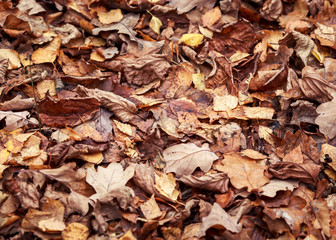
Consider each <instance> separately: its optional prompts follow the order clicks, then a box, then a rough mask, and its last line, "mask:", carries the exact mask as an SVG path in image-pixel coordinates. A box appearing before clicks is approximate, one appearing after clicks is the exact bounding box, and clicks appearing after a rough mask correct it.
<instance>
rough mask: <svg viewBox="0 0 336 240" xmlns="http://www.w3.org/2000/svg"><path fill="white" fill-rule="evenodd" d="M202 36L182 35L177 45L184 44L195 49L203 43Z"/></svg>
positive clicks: (194, 34) (196, 34) (193, 34)
mask: <svg viewBox="0 0 336 240" xmlns="http://www.w3.org/2000/svg"><path fill="white" fill-rule="evenodd" d="M203 38H204V36H203V35H202V34H198V33H188V34H183V35H182V37H181V38H180V40H179V43H184V44H186V45H188V46H190V47H197V46H198V45H200V44H201V43H202V41H203Z"/></svg>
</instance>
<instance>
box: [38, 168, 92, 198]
mask: <svg viewBox="0 0 336 240" xmlns="http://www.w3.org/2000/svg"><path fill="white" fill-rule="evenodd" d="M75 168H76V163H75V162H71V163H67V164H65V165H63V166H62V167H59V168H54V169H43V170H40V172H41V173H43V174H44V175H46V176H48V177H49V178H51V179H54V180H57V181H59V182H61V183H63V184H65V186H67V187H69V188H70V189H71V190H72V191H75V192H77V193H79V194H82V195H84V196H91V195H92V194H93V193H94V190H93V189H92V187H91V186H90V185H88V184H87V183H86V181H85V177H86V172H85V170H84V169H79V170H78V171H75V170H74V169H75Z"/></svg>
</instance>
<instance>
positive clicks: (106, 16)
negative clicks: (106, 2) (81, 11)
mask: <svg viewBox="0 0 336 240" xmlns="http://www.w3.org/2000/svg"><path fill="white" fill-rule="evenodd" d="M97 15H98V19H99V21H100V22H101V23H103V24H111V23H116V22H119V21H121V20H122V19H123V17H124V16H123V14H122V12H121V10H120V9H111V10H110V11H108V12H107V11H106V9H105V8H104V7H99V8H97Z"/></svg>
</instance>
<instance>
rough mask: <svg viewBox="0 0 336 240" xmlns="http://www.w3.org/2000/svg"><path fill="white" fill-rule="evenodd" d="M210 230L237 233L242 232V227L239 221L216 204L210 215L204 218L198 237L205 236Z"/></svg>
mask: <svg viewBox="0 0 336 240" xmlns="http://www.w3.org/2000/svg"><path fill="white" fill-rule="evenodd" d="M210 228H216V229H219V230H229V231H230V232H233V233H237V232H240V231H241V229H242V225H241V223H238V219H235V218H234V217H232V216H230V215H229V214H228V213H227V212H226V211H225V210H224V209H223V208H222V207H221V206H220V205H219V204H218V203H214V204H213V206H212V208H211V212H210V214H209V215H208V216H207V217H204V218H202V225H201V227H200V230H199V233H198V237H203V236H205V235H206V231H207V230H208V229H210Z"/></svg>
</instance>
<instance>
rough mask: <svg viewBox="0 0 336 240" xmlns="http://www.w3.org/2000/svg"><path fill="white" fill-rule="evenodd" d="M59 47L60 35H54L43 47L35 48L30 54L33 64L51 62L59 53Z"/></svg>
mask: <svg viewBox="0 0 336 240" xmlns="http://www.w3.org/2000/svg"><path fill="white" fill-rule="evenodd" d="M60 47H61V36H60V35H59V36H58V37H55V38H54V40H52V41H51V42H50V43H49V44H48V45H46V46H45V47H42V48H39V49H37V50H35V51H34V52H33V54H32V60H33V63H35V64H40V63H53V62H54V61H55V60H56V57H57V56H58V54H59V49H60Z"/></svg>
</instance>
